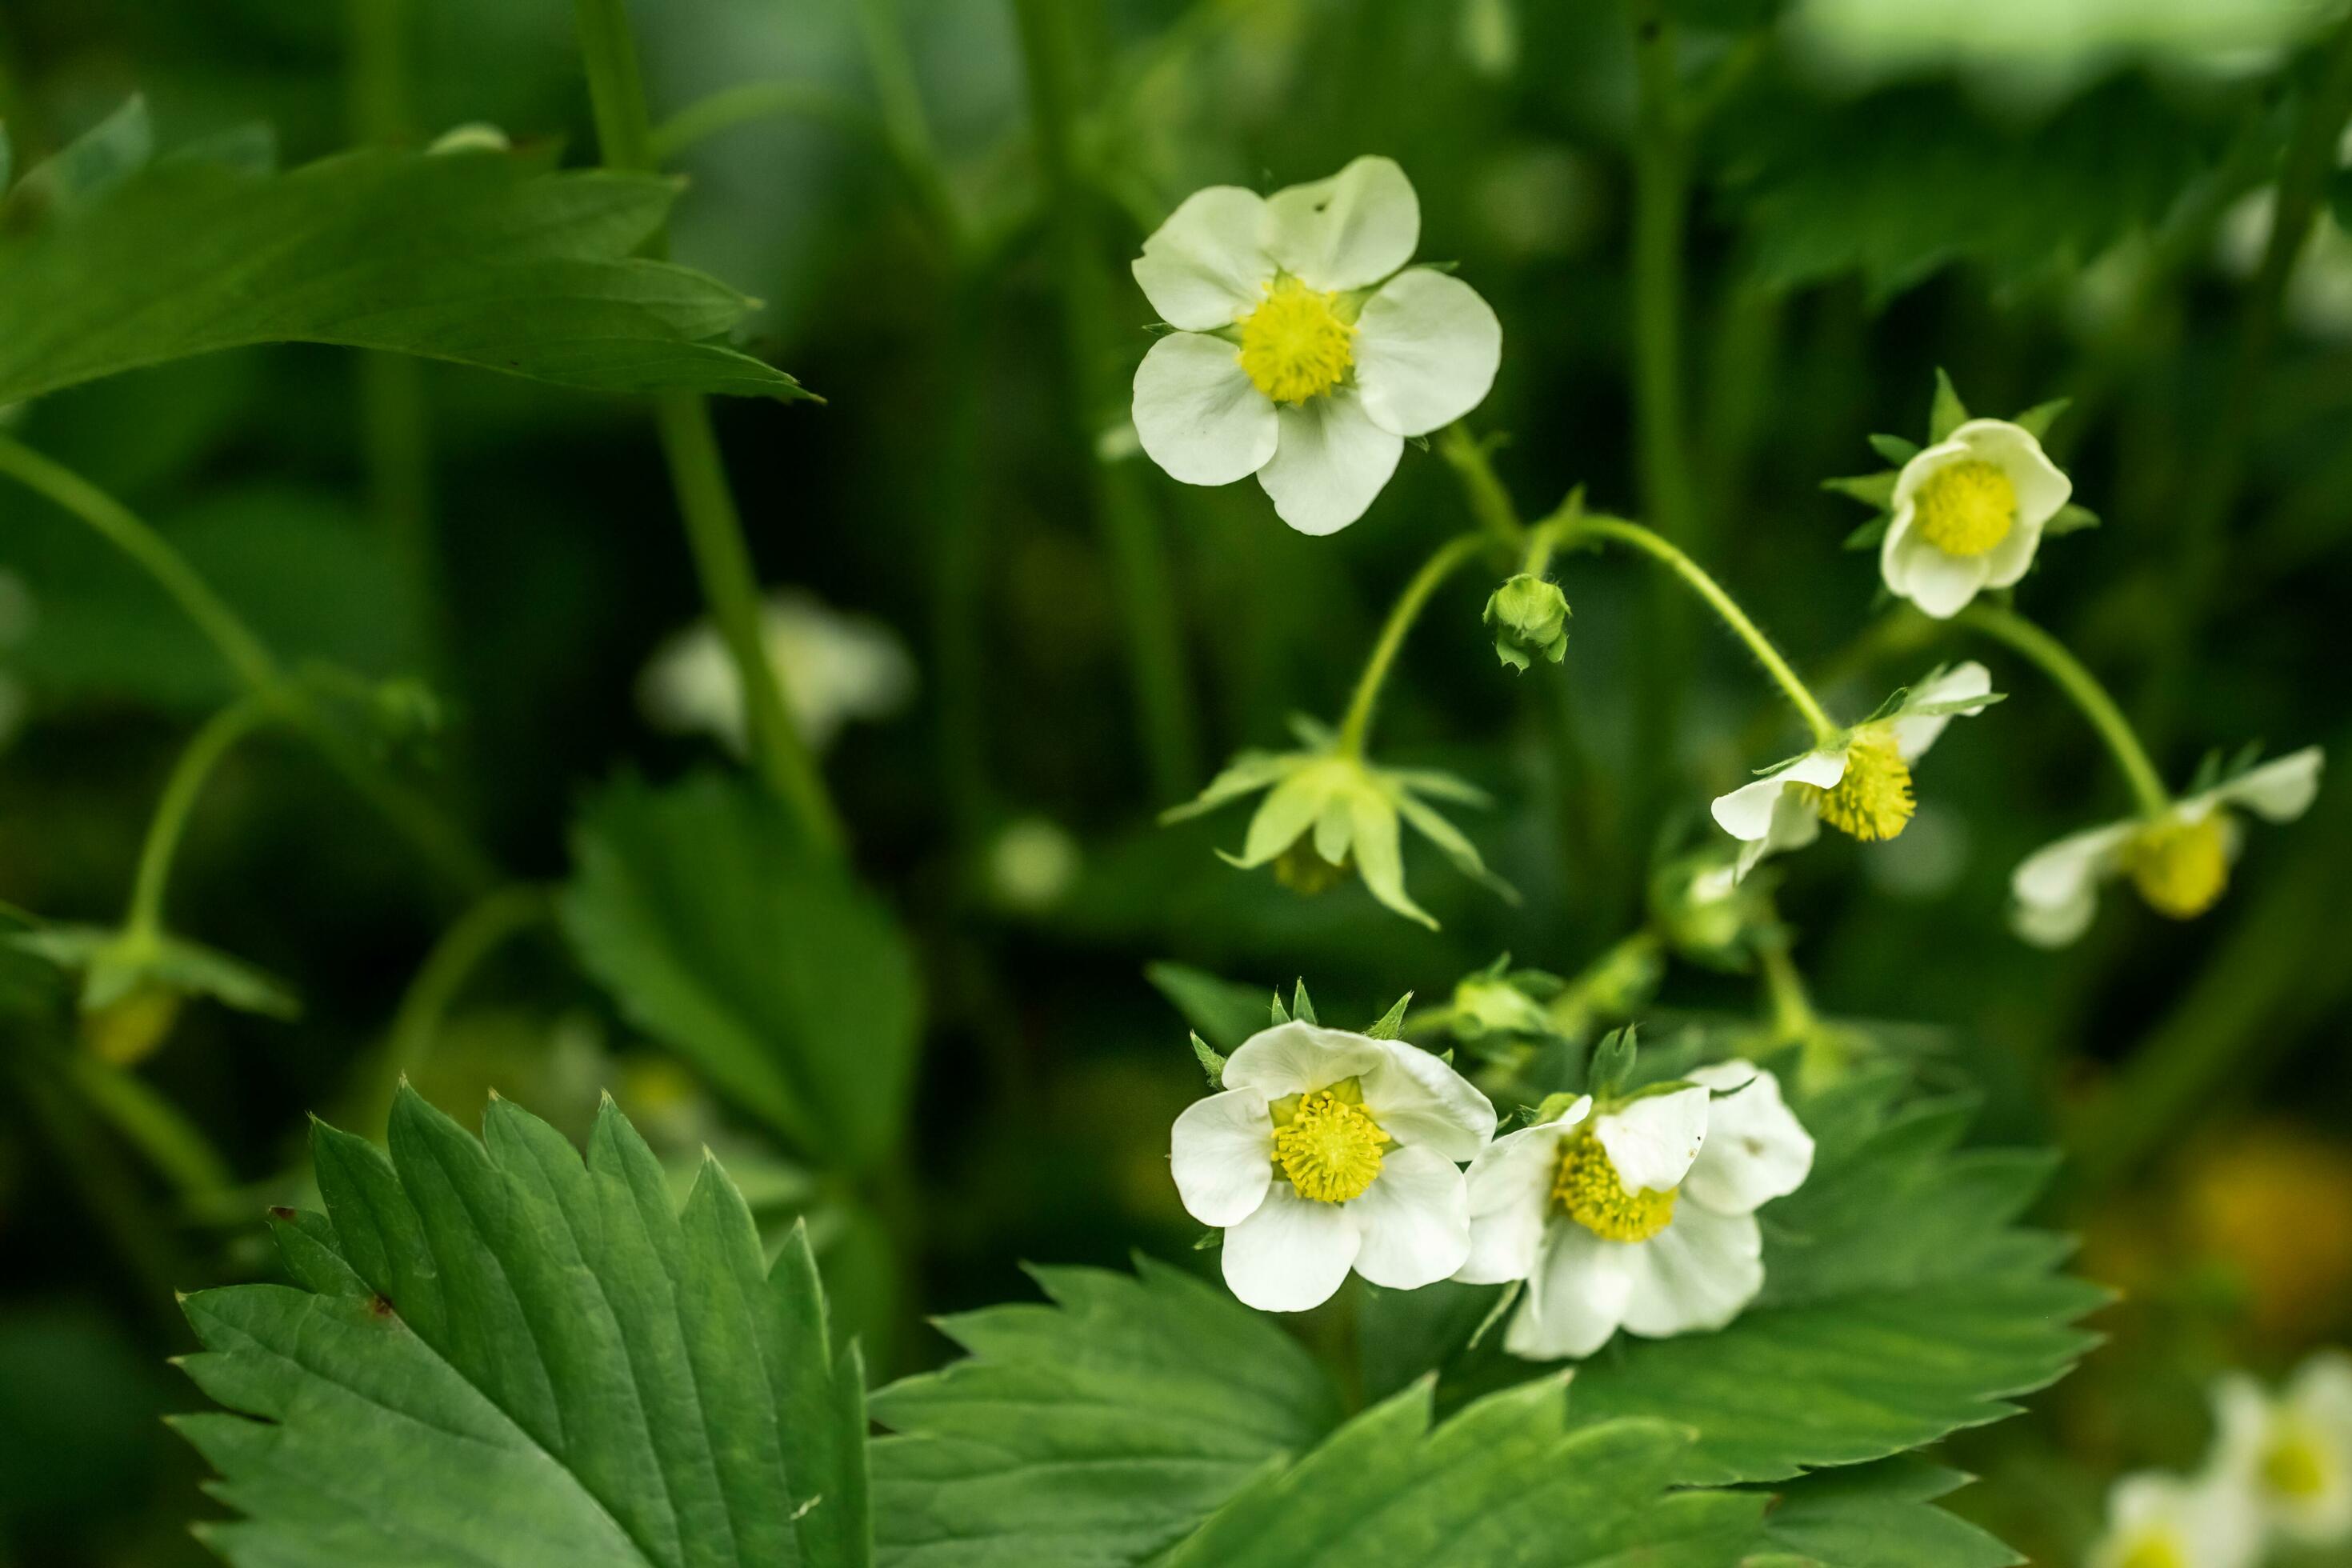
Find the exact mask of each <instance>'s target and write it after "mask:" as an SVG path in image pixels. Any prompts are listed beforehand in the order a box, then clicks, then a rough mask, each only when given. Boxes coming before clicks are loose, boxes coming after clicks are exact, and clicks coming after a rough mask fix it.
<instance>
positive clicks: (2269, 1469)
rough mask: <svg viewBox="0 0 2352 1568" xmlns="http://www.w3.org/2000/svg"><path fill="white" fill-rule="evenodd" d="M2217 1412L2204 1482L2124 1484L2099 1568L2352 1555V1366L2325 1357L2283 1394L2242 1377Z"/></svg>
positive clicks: (2113, 1495)
mask: <svg viewBox="0 0 2352 1568" xmlns="http://www.w3.org/2000/svg"><path fill="white" fill-rule="evenodd" d="M2213 1409H2214V1427H2215V1436H2214V1440H2213V1447H2212V1449H2211V1452H2210V1454H2209V1455H2208V1457H2207V1458H2206V1461H2205V1464H2204V1467H2203V1468H2201V1469H2200V1470H2199V1472H2198V1473H2197V1474H2195V1475H2193V1476H2186V1477H2184V1476H2175V1475H2168V1474H2164V1473H2161V1472H2157V1471H2142V1472H2140V1473H2138V1474H2136V1475H2129V1476H2126V1477H2125V1478H2124V1479H2121V1480H2119V1481H2117V1482H2116V1485H2115V1489H2114V1490H2113V1491H2112V1492H2110V1493H2109V1494H2108V1498H2107V1523H2106V1530H2105V1533H2104V1534H2103V1535H2102V1536H2101V1538H2100V1540H2099V1542H2098V1543H2097V1544H2096V1545H2095V1547H2094V1548H2093V1549H2092V1551H2091V1554H2090V1558H2089V1563H2090V1568H2140V1565H2142V1564H2146V1563H2180V1564H2184V1565H2187V1564H2194V1565H2195V1568H2252V1565H2253V1564H2254V1563H2258V1562H2260V1561H2262V1559H2263V1554H2264V1552H2267V1551H2270V1550H2272V1549H2273V1548H2287V1549H2290V1550H2298V1551H2327V1550H2330V1549H2333V1550H2336V1551H2341V1550H2343V1549H2344V1548H2345V1547H2347V1546H2352V1356H2347V1355H2346V1354H2345V1353H2344V1352H2341V1351H2324V1352H2320V1353H2319V1354H2317V1355H2315V1356H2313V1357H2312V1358H2311V1359H2310V1360H2308V1361H2306V1362H2305V1363H2304V1364H2303V1366H2302V1367H2301V1368H2300V1369H2299V1370H2298V1371H2297V1372H2296V1373H2294V1376H2293V1377H2292V1378H2290V1379H2289V1380H2288V1381H2287V1384H2286V1386H2285V1387H2284V1389H2283V1390H2281V1391H2280V1392H2278V1393H2277V1394H2273V1393H2271V1392H2270V1391H2268V1390H2266V1389H2264V1388H2263V1385H2262V1384H2259V1383H2257V1382H2256V1381H2255V1380H2254V1379H2252V1378H2251V1377H2248V1376H2246V1375H2245V1374H2244V1373H2231V1374H2230V1375H2229V1376H2227V1377H2224V1378H2222V1379H2221V1382H2220V1383H2219V1384H2216V1385H2215V1387H2214V1390H2213ZM2330 1560H2331V1561H2332V1560H2333V1559H2330Z"/></svg>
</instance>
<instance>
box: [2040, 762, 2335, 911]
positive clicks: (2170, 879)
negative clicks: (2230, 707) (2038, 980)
mask: <svg viewBox="0 0 2352 1568" xmlns="http://www.w3.org/2000/svg"><path fill="white" fill-rule="evenodd" d="M2324 760H2325V759H2324V757H2323V755H2322V753H2321V752H2320V749H2319V748H2318V747H2317V746H2305V748H2304V749H2303V750H2302V751H2299V752H2289V753H2288V754H2287V755H2285V756H2284V757H2276V758H2273V759H2272V760H2271V761H2270V762H2267V763H2263V764H2262V765H2261V766H2260V767H2257V768H2252V769H2249V770H2248V771H2246V772H2245V773H2241V774H2239V775H2238V776H2237V777H2236V778H2233V779H2228V780H2224V781H2223V782H2222V783H2221V784H2216V785H2214V786H2213V787H2212V788H2211V789H2208V790H2201V791H2200V792H2199V793H2197V794H2195V795H2190V796H2189V797H2188V798H2187V799H2186V800H2182V801H2178V802H2176V803H2174V805H2173V806H2172V808H2171V809H2170V810H2169V811H2167V812H2165V813H2164V814H2163V815H2161V816H2153V817H2132V818H2130V819H2128V820H2126V821H2123V822H2111V823H2108V824H2106V825H2105V826H2103V827H2091V828H2085V829H2084V830H2083V831H2082V832H2080V833H2075V834H2071V835H2069V836H2068V837H2064V838H2061V839H2059V840H2058V841H2057V842H2056V843H2054V844H2050V845H2045V846H2044V847H2042V848H2040V849H2037V850H2035V851H2034V852H2033V853H2032V855H2029V856H2027V857H2026V858H2025V859H2024V860H2022V861H2021V862H2020V863H2019V865H2018V868H2017V869H2016V870H2015V871H2014V872H2012V873H2011V876H2010V882H2009V887H2010V892H2011V896H2012V898H2013V899H2014V900H2015V903H2014V906H2013V908H2012V909H2011V925H2012V926H2014V927H2015V929H2016V931H2017V934H2018V935H2020V936H2021V937H2023V938H2024V939H2025V940H2026V941H2028V942H2032V943H2033V944H2034V945H2035V946H2037V947H2063V946H2065V945H2066V944H2067V943H2068V942H2073V941H2074V939H2075V938H2076V937H2078V936H2081V935H2082V934H2083V932H2084V929H2085V928H2087V927H2088V926H2089V925H2090V923H2091V916H2092V915H2093V914H2094V913H2095V912H2096V910H2097V909H2098V901H2099V884H2100V883H2101V882H2104V881H2105V880H2107V879H2109V878H2111V877H2118V876H2128V877H2130V878H2131V879H2132V885H2133V886H2134V887H2136V888H2137V889H2139V894H2140V897H2141V898H2143V899H2145V900H2147V905H2148V907H2149V908H2150V909H2152V910H2156V912H2157V913H2158V914H2160V915H2168V916H2169V917H2171V918H2172V919H2174V920H2190V919H2193V918H2195V917H2196V916H2198V915H2201V914H2203V913H2204V912H2205V911H2206V910H2209V909H2211V908H2212V907H2213V904H2214V901H2215V900H2218V899H2220V898H2221V893H2222V890H2223V889H2226V888H2227V887H2228V886H2229V883H2230V861H2231V858H2232V857H2233V856H2235V855H2236V853H2237V848H2238V828H2237V824H2236V822H2235V821H2234V820H2233V819H2232V818H2231V816H2230V812H2229V808H2230V807H2231V806H2238V807H2242V808H2243V809H2245V810H2247V811H2251V812H2252V813H2253V814H2254V815H2255V816H2259V817H2261V818H2262V819H2263V821H2265V822H2292V821H2294V819H2295V818H2296V817H2298V816H2302V815H2303V814H2304V813H2305V811H2308V810H2309V809H2310V808H2311V802H2312V799H2313V797H2314V796H2315V795H2318V793H2319V773H2320V767H2321V764H2322V763H2323V762H2324Z"/></svg>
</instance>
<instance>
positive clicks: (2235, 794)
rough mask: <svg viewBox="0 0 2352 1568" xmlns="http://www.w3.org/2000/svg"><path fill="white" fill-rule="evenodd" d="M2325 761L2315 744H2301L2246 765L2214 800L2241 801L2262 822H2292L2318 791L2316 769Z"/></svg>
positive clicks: (2324, 756)
mask: <svg viewBox="0 0 2352 1568" xmlns="http://www.w3.org/2000/svg"><path fill="white" fill-rule="evenodd" d="M2325 762H2326V755H2325V754H2324V753H2323V752H2321V751H2320V749H2319V748H2318V747H2317V746H2305V748H2304V749H2303V750H2301V751H2299V752H2288V753H2287V754H2286V755H2285V756H2284V757H2274V758H2273V759H2272V760H2271V761H2269V762H2267V763H2263V765H2262V766H2260V767H2258V768H2250V769H2248V770H2247V771H2246V772H2245V773H2242V774H2240V775H2239V776H2238V777H2236V778H2234V779H2231V781H2230V782H2229V783H2228V784H2223V785H2222V786H2221V788H2219V789H2217V790H2214V791H2211V792H2210V793H2211V795H2213V797H2214V798H2215V799H2216V800H2219V801H2221V802H2223V803H2225V804H2227V805H2242V806H2244V807H2245V808H2246V809H2247V810H2248V811H2251V812H2252V813H2253V814H2254V815H2255V816H2259V817H2261V818H2262V819H2263V821H2265V822H2293V821H2294V819H2295V818H2296V817H2298V816H2302V815H2303V814H2304V813H2305V812H2306V811H2309V810H2310V809H2311V803H2312V800H2313V798H2314V797H2315V796H2316V795H2318V794H2319V770H2320V766H2321V764H2322V763H2325Z"/></svg>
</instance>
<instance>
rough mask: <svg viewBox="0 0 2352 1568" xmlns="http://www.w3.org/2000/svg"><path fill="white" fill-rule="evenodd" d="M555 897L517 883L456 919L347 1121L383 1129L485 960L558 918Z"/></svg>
mask: <svg viewBox="0 0 2352 1568" xmlns="http://www.w3.org/2000/svg"><path fill="white" fill-rule="evenodd" d="M554 912H555V905H554V901H553V900H551V899H550V898H549V897H548V892H547V889H544V888H541V887H537V886H534V885H532V884H530V883H514V884H511V885H509V886H507V887H503V888H499V889H494V890H493V891H491V892H489V893H487V894H485V895H483V897H482V898H481V900H479V901H478V902H477V903H476V904H475V905H474V906H473V907H472V908H471V909H469V910H467V911H466V912H465V913H464V914H462V915H459V916H458V917H457V920H455V921H452V922H451V923H450V925H449V927H448V929H447V930H446V931H443V932H442V933H441V939H440V940H439V941H438V942H435V943H434V944H433V951H432V952H428V953H426V954H425V962H424V963H423V964H421V965H420V966H418V968H417V971H416V976H415V979H413V980H411V981H410V982H409V983H408V989H407V990H406V991H405V992H404V993H403V994H402V995H401V998H400V1009H399V1011H398V1012H396V1013H394V1015H393V1021H392V1037H391V1040H390V1042H389V1044H388V1045H387V1047H386V1048H385V1051H384V1056H383V1068H382V1069H381V1071H380V1072H378V1073H376V1074H375V1075H374V1081H373V1082H371V1083H370V1084H369V1085H368V1087H367V1088H366V1089H365V1090H364V1091H363V1092H364V1094H365V1097H366V1098H365V1100H363V1102H362V1104H361V1105H360V1106H359V1107H358V1108H357V1110H355V1112H354V1114H353V1116H352V1120H351V1121H349V1122H346V1123H345V1124H344V1125H347V1126H352V1127H354V1128H356V1129H359V1130H362V1131H366V1132H368V1133H370V1134H374V1133H378V1132H381V1131H383V1126H384V1122H385V1120H386V1118H388V1117H389V1116H390V1115H391V1113H392V1102H393V1097H394V1093H395V1092H396V1091H397V1090H398V1089H399V1087H400V1084H401V1081H402V1080H403V1079H406V1078H409V1077H410V1076H412V1075H413V1074H415V1073H416V1072H417V1071H418V1070H419V1069H420V1068H423V1067H424V1066H425V1062H426V1061H428V1060H429V1059H431V1057H432V1054H433V1045H434V1041H435V1040H436V1038H437V1037H439V1035H440V1032H441V1021H442V1018H443V1017H444V1016H446V1014H447V1013H448V1011H449V1004H450V1003H451V1002H452V1001H454V1000H456V998H457V994H458V992H459V991H461V990H462V989H464V987H465V984H466V982H467V980H468V979H470V978H472V976H473V973H474V972H475V971H476V970H477V969H478V968H480V967H481V964H482V961H483V960H484V959H486V958H488V956H489V955H490V954H491V953H492V952H496V951H497V950H498V949H499V947H500V946H502V945H504V944H505V943H506V942H508V941H509V940H510V939H511V938H513V937H515V936H518V935H520V933H522V932H524V931H529V930H530V929H531V928H532V927H533V926H536V925H538V924H539V923H540V922H541V921H546V920H549V919H551V918H552V916H553V915H554Z"/></svg>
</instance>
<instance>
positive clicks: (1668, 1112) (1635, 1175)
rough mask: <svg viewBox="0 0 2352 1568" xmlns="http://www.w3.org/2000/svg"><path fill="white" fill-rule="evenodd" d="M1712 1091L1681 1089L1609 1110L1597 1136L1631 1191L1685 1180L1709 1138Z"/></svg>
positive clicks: (1598, 1121)
mask: <svg viewBox="0 0 2352 1568" xmlns="http://www.w3.org/2000/svg"><path fill="white" fill-rule="evenodd" d="M1706 1105H1707V1092H1706V1089H1698V1088H1693V1089H1676V1090H1675V1091H1674V1092H1673V1093H1672V1094H1653V1095H1646V1096H1644V1097H1643V1098H1642V1099H1640V1100H1633V1101H1631V1102H1630V1103H1628V1104H1625V1105H1621V1106H1619V1107H1618V1108H1617V1109H1616V1110H1611V1111H1605V1112H1603V1113H1602V1114H1601V1116H1600V1117H1598V1118H1596V1119H1595V1120H1594V1121H1593V1123H1592V1135H1593V1136H1594V1137H1595V1138H1597V1139H1599V1140H1600V1141H1601V1148H1602V1149H1603V1150H1605V1151H1607V1152H1608V1155H1609V1163H1611V1164H1612V1165H1614V1166H1616V1167H1617V1179H1618V1180H1619V1181H1620V1182H1622V1183H1623V1184H1624V1185H1625V1190H1626V1191H1627V1192H1629V1193H1633V1192H1642V1191H1644V1190H1646V1191H1649V1192H1656V1193H1663V1192H1665V1191H1667V1190H1668V1189H1670V1188H1672V1187H1674V1186H1675V1185H1677V1184H1680V1183H1681V1181H1682V1179H1683V1177H1685V1175H1687V1174H1689V1173H1690V1168H1691V1162H1692V1161H1694V1160H1696V1159H1697V1158H1698V1151H1699V1145H1700V1144H1702V1143H1703V1142H1706Z"/></svg>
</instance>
